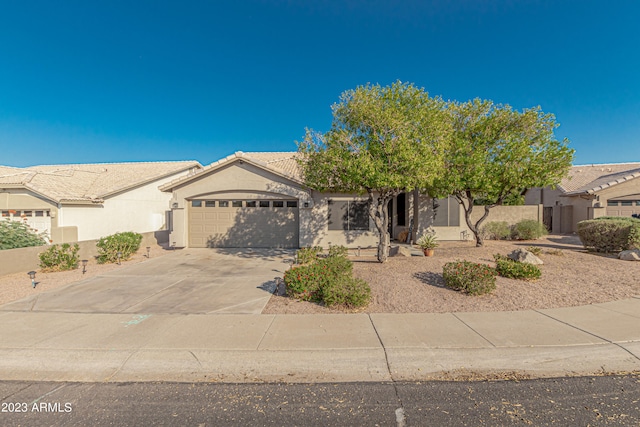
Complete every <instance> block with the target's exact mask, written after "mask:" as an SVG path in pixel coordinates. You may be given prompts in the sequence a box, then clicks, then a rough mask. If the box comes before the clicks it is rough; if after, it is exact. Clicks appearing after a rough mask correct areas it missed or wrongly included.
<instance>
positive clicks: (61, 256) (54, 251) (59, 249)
mask: <svg viewBox="0 0 640 427" xmlns="http://www.w3.org/2000/svg"><path fill="white" fill-rule="evenodd" d="M79 250H80V247H79V246H78V244H77V243H75V244H74V245H73V246H71V245H70V244H68V243H63V244H62V245H53V246H50V247H49V249H47V250H46V251H44V252H41V253H40V254H39V255H38V256H39V257H40V268H42V269H43V270H45V271H64V270H75V269H76V268H78V258H79V257H78V251H79Z"/></svg>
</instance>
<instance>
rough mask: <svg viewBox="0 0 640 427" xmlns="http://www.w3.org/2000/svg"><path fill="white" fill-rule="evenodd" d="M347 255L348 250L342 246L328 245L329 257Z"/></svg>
mask: <svg viewBox="0 0 640 427" xmlns="http://www.w3.org/2000/svg"><path fill="white" fill-rule="evenodd" d="M348 255H349V250H348V249H347V248H346V247H344V246H339V245H336V246H329V253H328V255H327V256H329V257H343V258H346V257H347V256H348Z"/></svg>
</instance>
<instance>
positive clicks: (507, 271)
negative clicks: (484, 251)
mask: <svg viewBox="0 0 640 427" xmlns="http://www.w3.org/2000/svg"><path fill="white" fill-rule="evenodd" d="M493 258H494V259H495V260H496V271H497V272H498V274H499V275H501V276H502V277H506V278H508V279H520V280H536V279H539V278H540V276H541V275H542V272H541V271H540V269H539V268H538V266H537V265H533V264H525V263H523V262H518V261H514V260H512V259H511V258H508V257H505V256H503V255H499V254H496V255H494V256H493Z"/></svg>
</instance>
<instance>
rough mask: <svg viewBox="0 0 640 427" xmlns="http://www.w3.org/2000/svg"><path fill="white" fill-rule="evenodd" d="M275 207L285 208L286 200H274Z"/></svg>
mask: <svg viewBox="0 0 640 427" xmlns="http://www.w3.org/2000/svg"><path fill="white" fill-rule="evenodd" d="M273 207H274V208H283V207H284V202H283V201H282V200H275V201H274V202H273Z"/></svg>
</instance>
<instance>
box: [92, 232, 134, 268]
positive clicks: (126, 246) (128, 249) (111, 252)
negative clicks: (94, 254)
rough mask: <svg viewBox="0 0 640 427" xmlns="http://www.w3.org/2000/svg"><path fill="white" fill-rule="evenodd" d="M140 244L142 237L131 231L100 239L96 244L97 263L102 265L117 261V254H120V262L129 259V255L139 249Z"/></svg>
mask: <svg viewBox="0 0 640 427" xmlns="http://www.w3.org/2000/svg"><path fill="white" fill-rule="evenodd" d="M141 242H142V235H141V234H138V233H134V232H132V231H127V232H124V233H116V234H112V235H111V236H107V237H102V238H101V239H100V240H98V243H97V244H96V246H97V247H98V263H100V264H104V263H108V262H116V261H118V252H120V259H121V260H126V259H129V257H131V255H133V254H134V253H136V251H137V250H138V249H140V243H141Z"/></svg>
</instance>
